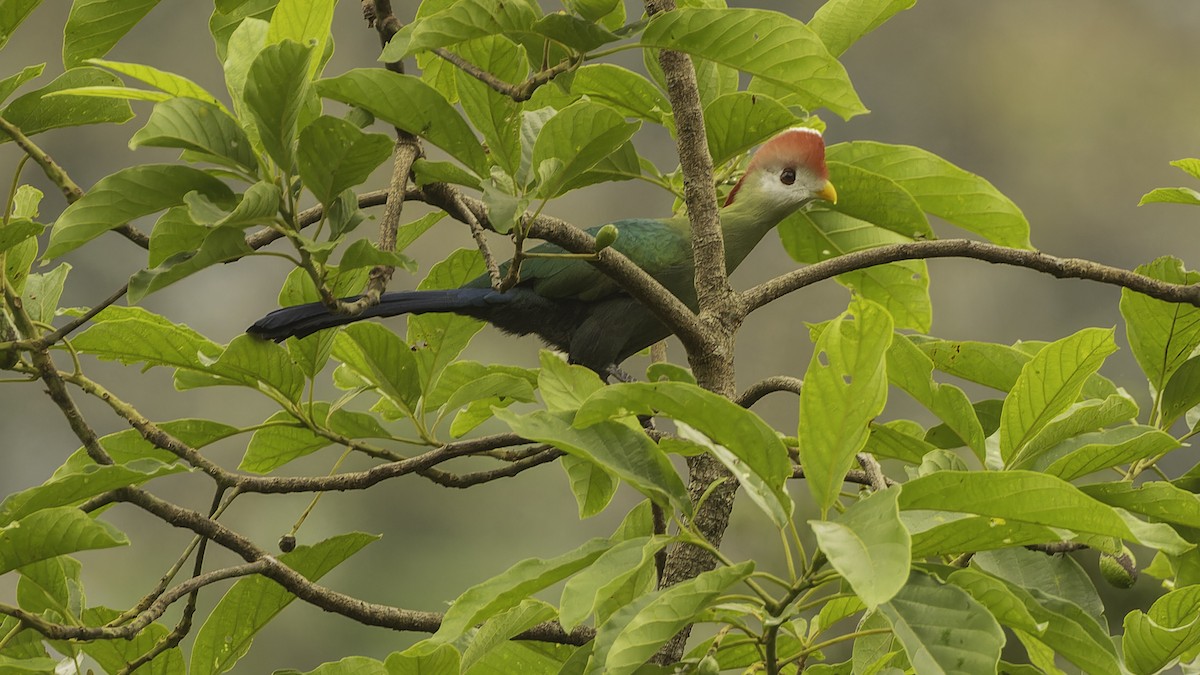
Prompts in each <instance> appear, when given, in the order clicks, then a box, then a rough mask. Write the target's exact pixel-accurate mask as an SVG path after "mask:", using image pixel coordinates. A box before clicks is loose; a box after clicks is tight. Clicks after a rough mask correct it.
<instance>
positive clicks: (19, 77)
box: [0, 0, 46, 103]
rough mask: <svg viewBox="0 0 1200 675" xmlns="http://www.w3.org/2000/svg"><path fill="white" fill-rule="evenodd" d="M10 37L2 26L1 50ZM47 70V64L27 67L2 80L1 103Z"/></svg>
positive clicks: (0, 87)
mask: <svg viewBox="0 0 1200 675" xmlns="http://www.w3.org/2000/svg"><path fill="white" fill-rule="evenodd" d="M40 1H41V0H34V2H35V4H36V3H37V2H40ZM2 11H3V9H0V12H2ZM10 11H11V10H10ZM2 20H3V18H0V21H2ZM9 35H11V33H9V32H8V31H6V30H4V29H3V26H0V36H2V37H0V49H2V48H3V47H4V42H5V41H7V39H8V36H9ZM45 69H46V64H44V63H40V64H38V65H36V66H25V67H24V68H22V69H21V72H19V73H17V74H15V75H9V76H8V77H6V78H4V79H2V80H0V103H3V102H4V101H6V100H7V99H8V97H9V96H12V93H13V92H14V91H16V90H17V89H19V88H20V87H21V85H23V84H25V83H26V82H28V81H30V80H32V79H33V78H35V77H37V76H38V75H41V74H42V71H43V70H45Z"/></svg>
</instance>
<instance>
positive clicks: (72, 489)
mask: <svg viewBox="0 0 1200 675" xmlns="http://www.w3.org/2000/svg"><path fill="white" fill-rule="evenodd" d="M187 470H188V469H187V467H186V466H183V465H180V464H164V463H162V462H160V461H158V460H156V459H149V458H146V459H137V460H134V461H132V462H130V463H128V464H111V465H98V464H91V465H87V466H82V467H78V468H76V470H74V471H70V472H64V473H56V474H55V475H54V476H53V477H51V478H50V480H48V481H46V482H45V483H42V484H41V485H39V486H37V487H32V488H28V489H26V490H21V491H20V492H13V493H11V494H9V495H8V496H7V497H5V498H4V501H3V502H0V527H2V526H5V525H8V524H9V523H12V522H13V521H15V520H19V519H21V518H24V517H25V516H27V515H29V514H31V513H34V512H35V511H41V510H43V509H48V508H54V507H58V506H70V505H74V504H79V503H80V502H82V501H84V500H86V499H89V498H91V497H94V496H96V495H99V494H103V493H105V492H108V491H109V490H115V489H117V488H122V487H127V486H130V485H141V484H142V483H145V482H146V481H149V480H153V479H155V478H158V477H159V476H166V475H170V474H173V473H179V472H180V471H187Z"/></svg>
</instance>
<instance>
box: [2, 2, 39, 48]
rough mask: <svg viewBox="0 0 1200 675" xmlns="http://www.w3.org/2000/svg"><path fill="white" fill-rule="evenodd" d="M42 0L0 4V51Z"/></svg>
mask: <svg viewBox="0 0 1200 675" xmlns="http://www.w3.org/2000/svg"><path fill="white" fill-rule="evenodd" d="M40 4H42V0H6V1H5V2H3V3H0V49H3V48H4V45H6V44H8V39H9V38H10V37H12V34H13V33H14V32H15V31H16V30H17V28H18V27H19V26H20V25H21V23H22V22H24V21H25V19H27V18H28V17H29V15H30V14H31V13H33V10H35V9H37V6H38V5H40Z"/></svg>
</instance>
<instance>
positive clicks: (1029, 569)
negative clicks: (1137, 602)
mask: <svg viewBox="0 0 1200 675" xmlns="http://www.w3.org/2000/svg"><path fill="white" fill-rule="evenodd" d="M971 563H972V565H973V566H975V567H978V568H979V569H982V570H983V571H985V572H988V573H989V574H992V575H993V576H995V577H998V578H1000V579H1004V580H1006V581H1009V582H1011V583H1014V584H1017V585H1018V586H1020V587H1021V588H1025V589H1028V590H1031V591H1034V592H1035V594H1037V596H1038V598H1039V601H1040V602H1042V604H1045V605H1047V606H1049V603H1048V600H1049V599H1057V600H1063V601H1066V602H1068V603H1070V604H1072V605H1074V606H1075V607H1076V608H1078V609H1079V610H1082V611H1083V612H1084V613H1085V614H1086V615H1087V616H1089V617H1091V618H1092V619H1093V620H1094V622H1095V623H1096V624H1097V625H1098V626H1099V628H1100V629H1101V630H1103V631H1105V632H1107V630H1108V624H1107V620H1106V619H1105V618H1104V604H1103V602H1101V600H1100V595H1099V594H1098V593H1097V592H1096V586H1095V585H1094V584H1093V583H1092V580H1091V578H1090V577H1089V576H1088V573H1087V571H1086V570H1084V569H1083V566H1082V565H1080V564H1079V562H1078V561H1077V560H1076V559H1075V558H1073V557H1071V556H1048V555H1045V554H1044V553H1041V552H1040V551H1030V550H1026V549H1023V548H1017V547H1012V548H1008V549H1003V550H998V551H987V552H986V553H983V554H982V555H979V556H977V557H973V558H971Z"/></svg>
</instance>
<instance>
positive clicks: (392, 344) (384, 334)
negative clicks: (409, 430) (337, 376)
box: [333, 322, 421, 416]
mask: <svg viewBox="0 0 1200 675" xmlns="http://www.w3.org/2000/svg"><path fill="white" fill-rule="evenodd" d="M333 354H334V356H335V357H337V358H338V359H339V360H340V361H342V363H344V364H345V365H346V366H347V367H348V368H350V369H351V370H353V371H354V372H355V373H356V374H357V375H358V376H359V377H361V378H363V379H364V380H366V381H367V382H370V383H371V385H372V386H374V387H375V389H376V390H377V391H378V392H379V394H380V396H383V397H384V398H385V399H387V400H388V401H389V402H390V403H392V404H393V405H395V406H396V407H397V408H399V409H400V410H402V411H403V412H404V414H406V415H409V416H411V415H413V414H415V412H416V405H417V402H418V399H419V398H420V396H421V385H420V381H419V379H418V378H419V375H418V372H417V361H416V358H415V357H414V356H413V352H412V350H411V349H409V348H408V345H407V344H405V343H404V341H402V340H401V339H400V337H399V336H397V335H396V334H395V333H393V332H392V331H390V330H388V329H387V328H386V327H384V326H382V325H380V324H377V323H369V322H363V323H355V324H350V325H349V326H346V328H345V329H344V330H343V331H341V332H340V333H338V336H337V337H336V338H334V342H333Z"/></svg>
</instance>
